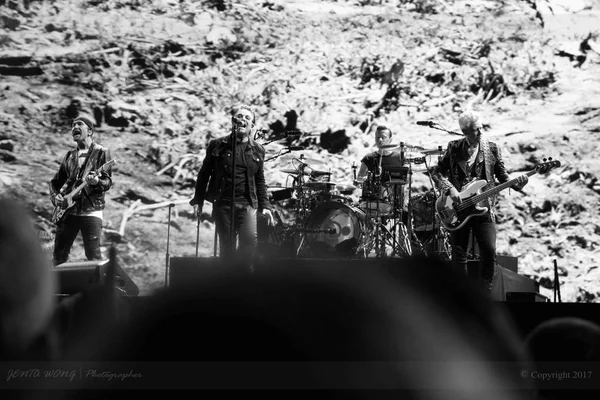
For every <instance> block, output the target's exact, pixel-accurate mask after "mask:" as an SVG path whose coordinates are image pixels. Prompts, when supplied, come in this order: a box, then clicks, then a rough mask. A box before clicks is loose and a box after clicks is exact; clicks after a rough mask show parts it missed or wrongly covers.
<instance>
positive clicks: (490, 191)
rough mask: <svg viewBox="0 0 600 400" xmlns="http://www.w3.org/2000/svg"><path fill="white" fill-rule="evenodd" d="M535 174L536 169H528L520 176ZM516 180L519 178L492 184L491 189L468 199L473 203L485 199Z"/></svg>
mask: <svg viewBox="0 0 600 400" xmlns="http://www.w3.org/2000/svg"><path fill="white" fill-rule="evenodd" d="M535 174H537V170H532V171H529V172H527V173H525V174H523V175H522V176H532V175H535ZM518 180H519V178H515V179H511V180H510V181H506V182H504V183H501V184H500V185H498V186H494V187H493V188H492V189H490V190H487V191H485V192H483V193H481V194H478V195H477V196H474V197H472V198H471V199H469V200H472V201H473V202H475V203H478V202H480V201H483V200H485V199H487V198H488V197H491V196H494V195H496V194H498V193H500V192H501V191H503V190H505V189H508V188H509V187H511V186H512V185H514V184H515V183H517V181H518Z"/></svg>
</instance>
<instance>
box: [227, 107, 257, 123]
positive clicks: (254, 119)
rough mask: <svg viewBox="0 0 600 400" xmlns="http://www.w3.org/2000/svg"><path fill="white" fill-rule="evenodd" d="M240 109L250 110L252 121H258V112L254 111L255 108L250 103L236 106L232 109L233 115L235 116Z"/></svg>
mask: <svg viewBox="0 0 600 400" xmlns="http://www.w3.org/2000/svg"><path fill="white" fill-rule="evenodd" d="M240 110H248V111H250V112H251V113H252V123H253V124H255V123H256V112H254V109H253V108H252V107H250V106H249V105H246V104H240V105H239V106H237V107H235V108H234V109H233V111H231V116H232V117H235V114H237V113H238V111H240Z"/></svg>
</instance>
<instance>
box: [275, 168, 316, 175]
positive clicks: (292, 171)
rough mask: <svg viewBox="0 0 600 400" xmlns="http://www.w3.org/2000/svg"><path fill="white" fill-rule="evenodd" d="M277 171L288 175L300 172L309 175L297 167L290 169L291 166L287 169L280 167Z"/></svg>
mask: <svg viewBox="0 0 600 400" xmlns="http://www.w3.org/2000/svg"><path fill="white" fill-rule="evenodd" d="M279 171H281V172H283V173H286V174H290V175H301V174H302V175H307V176H308V175H310V174H309V173H308V172H304V171H299V170H297V169H292V168H289V169H285V168H284V169H280V170H279Z"/></svg>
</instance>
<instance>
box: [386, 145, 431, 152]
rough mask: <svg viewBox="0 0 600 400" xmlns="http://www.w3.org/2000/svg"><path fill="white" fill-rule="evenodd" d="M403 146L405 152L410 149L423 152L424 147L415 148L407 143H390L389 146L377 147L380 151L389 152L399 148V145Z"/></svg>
mask: <svg viewBox="0 0 600 400" xmlns="http://www.w3.org/2000/svg"><path fill="white" fill-rule="evenodd" d="M401 144H403V145H404V151H406V150H407V149H412V150H425V148H424V147H421V146H415V145H412V144H408V143H391V144H384V145H383V146H379V148H380V149H384V150H389V149H397V148H398V147H400V145H401Z"/></svg>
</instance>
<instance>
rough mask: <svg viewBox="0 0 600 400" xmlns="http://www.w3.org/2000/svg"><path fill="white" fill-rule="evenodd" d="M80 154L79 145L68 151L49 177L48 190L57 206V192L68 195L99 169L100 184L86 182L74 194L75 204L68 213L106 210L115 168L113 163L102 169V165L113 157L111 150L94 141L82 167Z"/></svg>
mask: <svg viewBox="0 0 600 400" xmlns="http://www.w3.org/2000/svg"><path fill="white" fill-rule="evenodd" d="M77 157H78V154H77V148H75V149H73V150H69V151H68V152H67V154H65V156H64V157H63V159H62V161H61V163H60V167H59V168H58V171H57V172H56V174H54V177H53V178H52V179H51V180H50V182H49V189H50V199H51V200H52V204H54V205H56V201H55V199H56V195H58V194H59V193H60V194H62V195H63V196H64V195H67V194H69V193H70V192H71V191H72V190H73V189H74V188H76V187H77V186H79V185H80V184H81V183H82V182H83V181H84V179H85V177H86V176H87V175H88V174H89V173H90V172H91V171H96V172H99V182H98V184H97V185H94V186H91V185H87V186H86V187H85V188H84V189H83V190H82V191H81V192H80V193H79V194H78V195H77V196H75V199H74V200H75V205H74V207H73V208H72V209H71V210H69V212H71V213H75V214H80V213H84V212H90V211H99V210H103V209H104V206H105V199H104V192H106V191H107V190H108V189H110V187H111V186H112V169H111V167H110V166H108V167H106V168H105V169H102V170H100V168H101V167H102V166H103V165H104V164H105V163H107V162H108V161H110V160H112V157H111V155H110V152H109V151H108V150H107V149H105V148H104V147H102V146H100V145H99V144H96V143H92V145H91V146H90V148H89V150H88V153H87V157H86V159H85V161H84V163H83V165H82V167H81V168H79V163H78V160H77ZM63 186H64V189H63Z"/></svg>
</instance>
